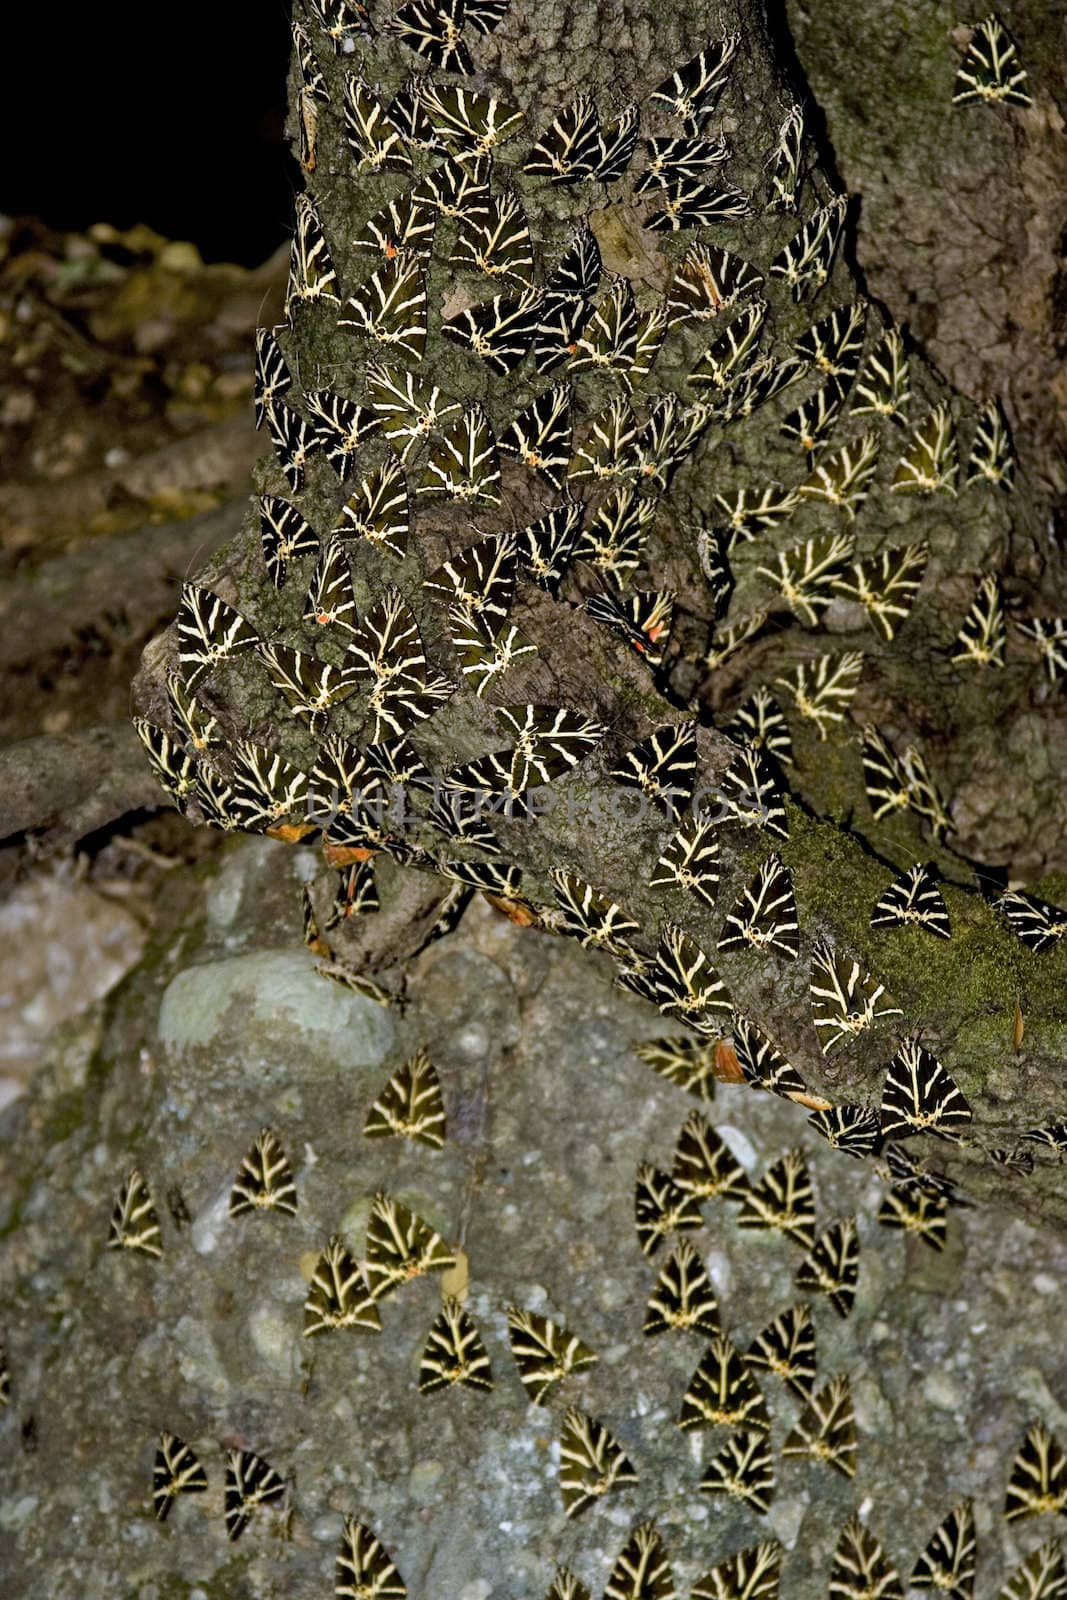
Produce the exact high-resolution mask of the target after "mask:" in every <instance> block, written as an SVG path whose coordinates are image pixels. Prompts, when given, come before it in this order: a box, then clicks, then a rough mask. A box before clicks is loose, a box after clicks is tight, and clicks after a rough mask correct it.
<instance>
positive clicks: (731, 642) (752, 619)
mask: <svg viewBox="0 0 1067 1600" xmlns="http://www.w3.org/2000/svg"><path fill="white" fill-rule="evenodd" d="M766 621H767V613H766V611H753V612H750V613H749V615H748V616H747V617H744V618H743V619H742V620H740V621H738V622H734V623H731V624H730V626H729V627H728V628H722V629H716V628H714V627H713V628H712V629H711V631H710V635H709V638H708V643H707V646H706V648H705V650H704V653H703V655H702V656H701V657H700V660H701V662H702V663H703V665H704V666H705V667H706V668H707V669H708V671H709V672H714V671H715V670H716V669H717V668H718V667H721V666H722V665H723V663H724V662H725V661H729V659H730V657H731V656H732V655H734V654H735V653H736V652H737V651H738V650H740V649H741V647H742V646H743V645H745V644H747V643H748V641H749V640H750V639H754V638H755V637H756V635H757V634H758V633H759V632H760V630H761V629H762V628H763V627H764V626H765V624H766Z"/></svg>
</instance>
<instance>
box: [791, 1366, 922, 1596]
mask: <svg viewBox="0 0 1067 1600" xmlns="http://www.w3.org/2000/svg"><path fill="white" fill-rule="evenodd" d="M856 1453H857V1443H856V1418H855V1413H854V1412H853V1409H852V1390H851V1387H850V1385H849V1381H848V1374H847V1373H839V1374H837V1376H835V1377H833V1378H831V1379H830V1381H829V1382H828V1383H826V1384H824V1385H823V1387H822V1388H821V1389H819V1390H818V1391H817V1392H816V1393H815V1394H813V1395H812V1397H811V1399H810V1400H809V1401H808V1404H807V1406H806V1407H805V1409H804V1411H803V1412H802V1413H801V1416H800V1418H799V1420H798V1422H797V1424H796V1426H795V1427H794V1428H793V1429H792V1431H791V1432H790V1433H788V1434H787V1435H786V1440H785V1443H784V1445H783V1446H782V1456H783V1459H784V1458H785V1457H787V1456H807V1457H809V1458H810V1459H811V1460H812V1461H822V1462H825V1463H826V1465H827V1466H830V1467H833V1468H835V1469H836V1471H838V1472H840V1473H841V1475H842V1476H843V1477H845V1478H854V1477H855V1475H856ZM914 1581H915V1580H914V1578H913V1579H912V1582H913V1583H914Z"/></svg>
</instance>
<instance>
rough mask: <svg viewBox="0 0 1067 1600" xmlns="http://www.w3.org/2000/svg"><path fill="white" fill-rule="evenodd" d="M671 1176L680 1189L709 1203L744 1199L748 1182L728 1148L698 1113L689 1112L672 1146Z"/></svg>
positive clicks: (705, 1119)
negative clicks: (720, 1199)
mask: <svg viewBox="0 0 1067 1600" xmlns="http://www.w3.org/2000/svg"><path fill="white" fill-rule="evenodd" d="M671 1177H672V1178H673V1179H674V1182H675V1183H676V1184H677V1185H678V1187H679V1189H684V1190H685V1191H686V1192H687V1193H688V1194H693V1195H696V1196H697V1198H698V1199H700V1200H710V1199H712V1198H714V1197H715V1196H716V1195H720V1196H721V1197H722V1198H723V1199H724V1200H728V1201H730V1202H733V1201H736V1200H741V1199H743V1198H744V1195H745V1192H746V1190H747V1188H748V1180H747V1178H746V1177H745V1174H744V1171H743V1169H742V1167H741V1164H740V1162H739V1161H738V1160H737V1158H736V1157H735V1156H734V1153H733V1151H732V1150H731V1149H730V1147H729V1145H728V1144H727V1143H726V1142H725V1140H724V1139H723V1138H722V1137H721V1135H720V1134H718V1133H717V1132H716V1130H715V1129H714V1128H713V1127H712V1126H711V1124H710V1123H709V1122H708V1120H707V1118H706V1117H703V1116H701V1114H700V1112H699V1111H691V1112H690V1113H689V1115H688V1117H687V1118H686V1120H685V1122H684V1123H683V1124H682V1129H681V1132H680V1133H679V1135H678V1142H677V1143H676V1145H675V1147H674V1163H673V1165H672V1167H671Z"/></svg>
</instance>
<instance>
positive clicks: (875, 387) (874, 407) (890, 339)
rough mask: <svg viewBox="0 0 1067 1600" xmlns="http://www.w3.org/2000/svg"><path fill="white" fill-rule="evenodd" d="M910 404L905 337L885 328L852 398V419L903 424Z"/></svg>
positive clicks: (861, 374) (894, 330) (860, 376)
mask: <svg viewBox="0 0 1067 1600" xmlns="http://www.w3.org/2000/svg"><path fill="white" fill-rule="evenodd" d="M910 403H911V378H910V375H909V372H908V353H907V350H906V349H905V347H904V337H903V335H902V334H901V333H900V332H899V331H898V330H897V329H896V328H887V329H886V331H885V332H884V333H883V335H882V337H881V339H880V340H879V341H878V343H877V344H876V345H875V347H874V349H873V350H872V351H871V353H870V355H869V356H868V357H867V361H866V364H865V365H864V368H863V371H862V372H861V373H860V375H859V378H858V379H857V381H856V387H855V389H854V390H853V395H852V415H853V416H854V417H862V416H866V415H870V416H875V417H890V418H893V419H894V420H895V421H898V422H902V421H903V419H904V417H905V416H906V414H907V410H908V406H909V405H910Z"/></svg>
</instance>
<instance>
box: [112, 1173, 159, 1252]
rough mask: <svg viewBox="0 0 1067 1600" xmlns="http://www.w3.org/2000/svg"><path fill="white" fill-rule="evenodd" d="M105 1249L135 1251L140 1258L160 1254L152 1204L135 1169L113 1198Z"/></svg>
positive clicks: (146, 1189)
mask: <svg viewBox="0 0 1067 1600" xmlns="http://www.w3.org/2000/svg"><path fill="white" fill-rule="evenodd" d="M107 1247H108V1249H109V1250H137V1251H138V1252H139V1253H140V1254H141V1255H144V1256H153V1257H156V1258H158V1257H159V1256H161V1255H162V1254H163V1239H162V1236H161V1234H160V1231H159V1217H158V1215H157V1214H156V1207H155V1202H154V1201H153V1199H152V1195H151V1191H150V1190H149V1187H148V1185H147V1183H146V1182H145V1180H144V1178H143V1177H142V1176H141V1174H140V1172H139V1171H138V1170H137V1168H136V1167H134V1168H133V1170H132V1171H131V1172H129V1173H128V1174H127V1176H126V1179H125V1181H124V1182H123V1185H122V1187H121V1189H120V1190H119V1192H118V1194H117V1196H116V1197H115V1204H114V1206H113V1207H112V1210H111V1224H110V1227H109V1228H108V1235H107Z"/></svg>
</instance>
